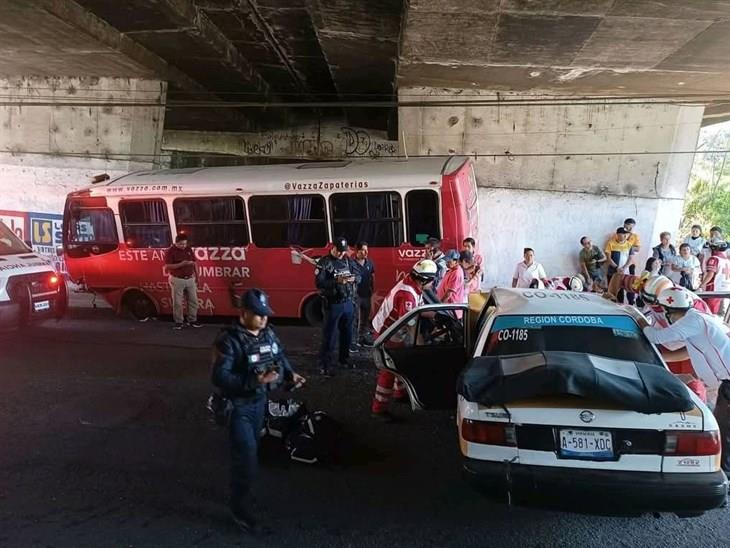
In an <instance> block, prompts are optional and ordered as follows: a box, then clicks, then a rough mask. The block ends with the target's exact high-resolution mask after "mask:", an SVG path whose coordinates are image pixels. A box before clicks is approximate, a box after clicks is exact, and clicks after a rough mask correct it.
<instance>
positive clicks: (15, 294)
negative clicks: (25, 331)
mask: <svg viewBox="0 0 730 548" xmlns="http://www.w3.org/2000/svg"><path fill="white" fill-rule="evenodd" d="M67 308H68V291H67V289H66V282H65V280H64V278H63V276H62V275H60V274H59V273H58V272H56V270H55V269H54V267H53V265H52V264H51V263H50V262H49V261H48V260H46V259H44V258H43V257H41V256H40V255H38V254H36V253H34V252H33V250H32V249H30V248H29V247H28V246H27V245H26V244H25V243H23V242H22V241H21V240H20V239H19V238H18V237H17V236H16V235H15V233H14V232H13V231H12V230H10V228H8V227H7V226H6V225H4V224H3V223H2V221H0V330H7V329H17V328H22V327H26V326H28V325H31V324H33V323H35V322H38V321H41V320H45V319H49V318H55V319H60V318H61V317H62V316H63V315H64V314H65V313H66V309H67Z"/></svg>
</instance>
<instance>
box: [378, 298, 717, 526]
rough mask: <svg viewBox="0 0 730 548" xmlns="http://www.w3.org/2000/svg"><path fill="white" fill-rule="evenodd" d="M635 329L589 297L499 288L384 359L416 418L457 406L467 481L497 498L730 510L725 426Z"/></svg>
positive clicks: (407, 324)
mask: <svg viewBox="0 0 730 548" xmlns="http://www.w3.org/2000/svg"><path fill="white" fill-rule="evenodd" d="M457 318H463V319H462V320H459V319H457ZM637 319H638V312H636V311H635V310H633V309H629V308H628V307H621V306H618V305H616V304H614V303H611V302H609V301H607V300H605V299H602V298H601V297H600V296H597V295H593V294H589V293H574V292H570V291H549V290H528V289H500V288H496V289H493V290H492V291H491V292H490V293H487V294H475V295H471V296H470V302H469V304H468V305H466V304H464V305H454V304H448V305H446V304H437V305H427V306H422V307H419V308H417V309H414V310H413V311H412V312H410V313H409V314H407V315H406V316H404V317H403V318H400V319H399V321H397V322H396V323H395V324H393V325H392V326H390V328H389V329H387V330H386V331H385V332H384V333H383V334H382V335H381V336H380V337H379V338H378V340H377V341H376V343H375V352H374V355H375V361H376V364H377V365H378V367H379V368H386V369H388V370H390V371H392V372H393V373H395V374H396V375H397V376H398V377H400V378H401V379H402V380H403V381H404V383H405V385H406V387H407V390H408V393H409V395H410V398H411V402H412V405H413V407H414V408H421V409H449V408H453V407H454V406H456V408H457V414H456V416H457V427H458V441H459V447H460V449H461V453H462V455H463V467H464V472H465V475H466V477H467V478H469V479H471V480H474V481H475V482H477V483H479V484H480V485H482V486H484V487H486V488H488V489H489V490H493V491H495V492H505V491H507V492H509V493H513V494H515V493H521V492H526V493H530V494H535V493H537V494H542V495H548V496H549V497H551V498H565V499H568V500H575V501H578V500H584V499H585V500H587V501H589V503H597V505H598V506H600V507H604V506H608V507H609V508H612V509H614V510H617V511H631V512H643V511H657V512H658V511H668V512H675V513H677V514H678V515H697V514H700V513H702V512H704V511H706V510H709V509H713V508H717V507H720V506H723V505H724V504H725V503H726V498H727V490H728V480H727V478H726V476H725V474H724V473H723V472H722V470H721V469H720V452H721V443H720V437H719V432H718V425H717V422H716V421H715V418H714V417H713V415H712V413H711V412H710V411H709V409H708V408H707V407H706V406H705V405H704V404H703V403H702V401H701V400H700V399H699V398H698V397H697V396H696V395H695V394H693V393H692V392H691V391H690V390H689V389H688V388H687V387H686V386H685V385H684V384H682V382H681V381H679V380H678V379H677V378H676V377H674V376H673V375H671V373H670V372H669V371H668V369H667V367H666V365H665V363H664V362H663V361H662V358H661V356H660V354H659V353H658V352H657V350H656V348H655V347H654V346H653V345H652V344H650V343H649V342H648V341H647V340H646V338H645V337H644V335H643V333H642V332H641V329H640V328H639V325H638V323H637Z"/></svg>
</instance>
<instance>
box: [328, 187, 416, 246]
mask: <svg viewBox="0 0 730 548" xmlns="http://www.w3.org/2000/svg"><path fill="white" fill-rule="evenodd" d="M330 210H331V212H332V234H333V235H334V236H335V237H337V236H344V237H345V238H347V241H349V242H352V243H355V242H358V241H364V242H367V243H368V244H369V245H370V247H398V246H400V245H401V244H402V243H403V241H404V239H403V212H402V206H401V198H400V194H398V193H397V192H359V193H355V192H348V193H341V194H333V195H332V196H331V197H330Z"/></svg>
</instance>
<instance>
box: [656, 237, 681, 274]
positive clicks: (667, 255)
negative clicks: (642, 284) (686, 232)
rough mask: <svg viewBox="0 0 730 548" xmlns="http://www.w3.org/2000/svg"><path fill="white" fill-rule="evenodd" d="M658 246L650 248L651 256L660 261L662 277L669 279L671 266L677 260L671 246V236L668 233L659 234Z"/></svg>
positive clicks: (674, 250)
mask: <svg viewBox="0 0 730 548" xmlns="http://www.w3.org/2000/svg"><path fill="white" fill-rule="evenodd" d="M659 240H660V244H659V245H657V246H654V247H653V248H652V256H654V257H656V258H657V259H661V260H662V269H661V271H660V273H661V275H662V276H667V277H671V275H672V265H673V264H674V262H675V260H676V259H677V250H676V248H675V247H674V246H673V245H672V235H671V234H670V233H669V232H662V233H661V234H659Z"/></svg>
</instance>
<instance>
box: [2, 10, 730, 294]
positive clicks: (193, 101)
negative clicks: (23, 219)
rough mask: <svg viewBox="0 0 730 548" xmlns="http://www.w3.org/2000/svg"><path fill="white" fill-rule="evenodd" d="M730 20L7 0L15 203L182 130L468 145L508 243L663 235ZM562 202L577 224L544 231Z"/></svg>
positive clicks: (289, 139) (257, 148)
mask: <svg viewBox="0 0 730 548" xmlns="http://www.w3.org/2000/svg"><path fill="white" fill-rule="evenodd" d="M728 35H730V3H728V2H719V1H716V0H695V1H693V2H691V3H690V2H685V1H682V0H665V1H662V2H658V1H651V0H646V1H636V0H581V1H576V0H542V1H537V0H475V1H472V0H469V1H460V2H455V1H450V0H412V1H410V2H403V1H402V0H332V1H327V2H324V1H322V0H154V1H151V0H129V1H127V2H115V3H113V2H106V1H103V0H77V1H71V0H39V1H36V2H28V1H26V0H6V1H5V2H3V3H2V4H1V5H0V77H2V78H3V80H2V83H0V88H2V93H1V94H0V95H2V99H0V105H2V106H0V119H1V120H2V124H3V129H4V131H3V132H2V133H0V151H2V158H1V159H0V160H1V161H0V184H8V183H7V182H6V181H13V182H14V183H23V184H12V185H11V186H12V188H10V189H6V192H4V197H3V199H2V200H0V209H6V210H26V211H27V210H30V211H38V210H42V211H49V212H54V211H58V209H59V204H60V200H61V197H62V196H63V194H64V193H65V190H67V189H68V188H70V187H73V186H74V185H77V184H79V182H84V180H85V178H86V175H88V174H91V173H96V172H98V171H107V172H110V173H115V172H122V171H126V170H129V169H133V168H136V167H139V166H149V165H157V164H159V163H160V162H163V161H164V160H165V159H166V156H165V155H164V154H163V149H166V150H168V151H176V155H178V156H180V157H182V158H183V161H184V163H185V164H186V165H190V164H195V163H200V162H203V161H204V162H208V163H210V162H214V161H221V160H220V159H219V158H218V157H215V158H211V157H210V155H217V154H227V155H230V156H231V157H243V158H244V159H246V160H245V161H254V162H271V161H279V160H281V158H282V157H284V158H289V159H291V158H301V157H304V158H327V157H333V156H342V155H345V156H347V155H393V154H399V153H400V154H403V153H408V154H411V155H413V154H449V153H452V152H457V153H468V154H473V155H474V156H475V158H476V159H477V166H478V176H479V183H480V186H481V187H482V191H481V192H482V204H483V205H482V214H483V219H484V220H485V221H484V223H483V228H482V231H483V232H482V234H480V235H479V236H480V238H481V239H482V240H484V241H486V242H487V247H488V249H490V250H492V251H493V252H494V253H496V254H499V255H502V254H509V255H510V257H512V255H515V253H516V252H515V249H517V248H521V247H522V245H523V244H530V245H532V246H534V247H538V248H542V249H544V250H545V252H546V253H547V249H548V246H554V245H558V246H561V247H565V246H571V247H575V244H576V242H577V238H576V235H577V236H578V237H579V236H580V235H582V233H581V234H578V232H581V231H582V230H583V228H582V227H585V230H592V231H594V232H593V236H594V238H596V239H598V240H600V239H602V238H603V236H604V235H605V232H606V231H608V230H610V229H611V228H612V227H615V226H616V224H617V223H618V222H619V221H620V220H622V219H623V217H627V216H633V217H638V220H639V223H640V225H639V227H640V229H641V230H642V233H643V234H644V236H645V239H650V238H653V237H654V236H655V235H656V233H657V232H658V231H660V230H663V229H670V230H671V229H672V228H673V227H676V225H677V221H678V215H679V212H680V210H681V205H682V199H683V196H684V193H685V189H686V186H687V181H688V174H689V169H690V167H691V163H692V154H691V152H692V151H693V150H694V147H695V144H696V139H697V134H698V131H699V128H700V125H701V124H703V123H712V122H715V121H719V120H724V119H727V118H728V113H730V41H728V40H727V38H726V37H727V36H728ZM442 101H449V103H447V104H444V103H442V104H435V103H436V102H442ZM221 103H223V104H221ZM191 132H194V133H191ZM201 132H203V133H201ZM323 139H324V140H327V142H328V143H330V144H331V145H332V146H328V147H323V146H321V144H322V140H323ZM396 140H397V141H398V142H397V143H396V142H395V141H396ZM365 142H367V143H368V145H367V146H359V143H365ZM268 143H271V146H268ZM282 143H283V144H282ZM371 143H375V144H374V145H371ZM279 145H281V146H279ZM353 145H354V146H353ZM267 151H269V152H267ZM271 151H274V152H271ZM252 157H253V158H252ZM224 161H231V160H224ZM237 161H238V160H237ZM28 185H32V186H31V187H29V186H28ZM28 188H32V189H34V192H32V193H30V194H29V193H28V191H27V189H28ZM535 211H540V212H541V214H540V215H535V214H534V212H535ZM544 215H549V216H555V215H561V216H562V215H567V217H564V220H565V223H566V225H565V226H562V223H561V226H560V227H557V228H556V227H555V226H553V225H554V224H553V223H550V225H551V226H552V227H553V228H552V229H551V230H552V231H553V232H552V233H551V234H550V235H549V236H546V235H544V232H545V225H546V223H545V218H544ZM496 218H499V219H501V224H502V226H497V225H496V224H494V222H493V221H492V220H491V219H496ZM561 218H563V217H561ZM588 219H590V222H588V221H587V220H588ZM497 235H498V236H499V237H496V236H497ZM507 241H509V243H508V244H507V243H504V242H507ZM516 256H519V253H516ZM543 258H544V259H545V262H546V263H548V265H550V266H552V267H553V270H559V269H566V268H568V264H567V263H563V262H561V261H560V260H557V259H556V260H555V261H554V262H552V259H548V258H545V257H543ZM515 260H516V259H515ZM509 262H512V259H511V258H510V260H509ZM505 264H507V263H505ZM507 268H508V267H507V266H505V267H503V271H502V270H499V271H498V272H497V273H496V274H495V277H496V278H495V281H496V280H497V279H499V280H502V279H503V278H505V276H508V274H509V273H508V272H507V270H506V269H507Z"/></svg>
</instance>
